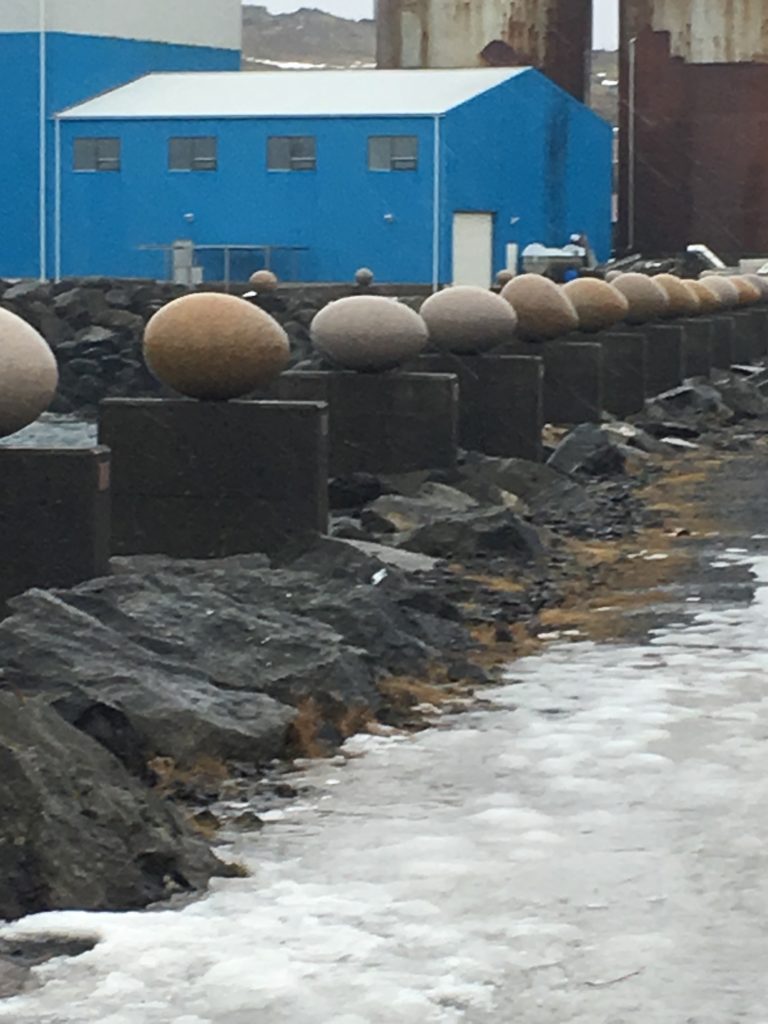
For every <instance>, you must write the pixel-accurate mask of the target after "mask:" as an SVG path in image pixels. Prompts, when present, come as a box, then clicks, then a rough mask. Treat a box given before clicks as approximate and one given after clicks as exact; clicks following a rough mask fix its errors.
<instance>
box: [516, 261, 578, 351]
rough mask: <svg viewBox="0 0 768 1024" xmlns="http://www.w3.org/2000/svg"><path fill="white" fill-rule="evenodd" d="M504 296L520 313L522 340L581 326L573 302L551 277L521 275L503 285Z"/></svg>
mask: <svg viewBox="0 0 768 1024" xmlns="http://www.w3.org/2000/svg"><path fill="white" fill-rule="evenodd" d="M501 295H502V298H504V299H506V301H507V302H509V303H510V305H511V306H512V307H513V309H514V310H515V313H517V333H518V336H519V337H520V338H522V339H523V341H548V340H551V339H553V338H559V337H562V335H564V334H569V333H570V332H571V331H575V330H576V329H577V328H578V326H579V318H578V316H577V314H576V310H575V309H574V308H573V303H572V302H571V300H570V299H569V298H568V296H567V295H566V294H565V292H564V291H563V290H562V289H561V288H559V287H558V286H557V285H556V284H555V283H554V281H550V280H549V278H548V277H542V276H541V275H540V274H521V275H520V276H519V277H515V278H513V279H512V280H511V281H510V282H509V283H508V284H505V285H504V289H503V290H502V293H501Z"/></svg>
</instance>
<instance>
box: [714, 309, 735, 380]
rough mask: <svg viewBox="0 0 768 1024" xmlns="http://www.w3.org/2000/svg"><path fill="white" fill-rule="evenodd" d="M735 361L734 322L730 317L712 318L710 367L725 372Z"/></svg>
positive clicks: (719, 316)
mask: <svg viewBox="0 0 768 1024" xmlns="http://www.w3.org/2000/svg"><path fill="white" fill-rule="evenodd" d="M735 362H737V359H736V321H735V320H734V318H733V317H732V316H726V315H725V314H723V315H718V316H713V317H712V365H713V366H716V367H717V368H718V369H719V370H727V369H728V368H729V367H730V366H733V364H734V363H735Z"/></svg>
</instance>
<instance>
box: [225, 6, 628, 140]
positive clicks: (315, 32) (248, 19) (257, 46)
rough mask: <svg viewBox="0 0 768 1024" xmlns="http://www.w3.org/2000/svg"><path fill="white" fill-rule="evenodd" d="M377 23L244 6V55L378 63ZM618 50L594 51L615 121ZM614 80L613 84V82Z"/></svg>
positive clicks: (303, 63)
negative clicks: (376, 61)
mask: <svg viewBox="0 0 768 1024" xmlns="http://www.w3.org/2000/svg"><path fill="white" fill-rule="evenodd" d="M375 60H376V26H375V24H374V22H373V21H372V20H371V19H367V20H365V21H351V20H350V19H348V18H337V17H336V16H335V15H333V14H326V13H325V12H324V11H318V10H317V9H316V8H312V7H302V8H301V10H299V11H296V12H294V13H293V14H270V13H269V11H268V10H267V8H266V7H263V6H261V5H249V6H247V7H243V61H244V67H245V68H246V69H247V70H250V71H270V70H276V69H280V68H283V69H285V68H290V67H307V68H322V67H326V68H327V67H331V68H351V67H365V66H373V65H374V63H375ZM617 78H618V54H616V53H612V52H608V51H605V50H598V51H597V52H596V53H595V54H594V66H593V76H592V106H593V107H594V109H595V110H596V111H597V112H598V113H599V114H600V115H601V116H602V117H604V118H605V119H606V120H608V121H610V122H611V123H613V124H616V120H617V117H618V89H617V88H616V86H615V85H614V84H612V83H615V82H616V80H617ZM608 83H611V84H608Z"/></svg>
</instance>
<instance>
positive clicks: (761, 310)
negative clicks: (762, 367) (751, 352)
mask: <svg viewBox="0 0 768 1024" xmlns="http://www.w3.org/2000/svg"><path fill="white" fill-rule="evenodd" d="M749 315H750V316H751V317H752V325H753V330H754V332H755V353H756V355H757V358H758V359H763V358H764V357H765V356H766V355H768V307H766V306H752V308H751V309H750V310H749Z"/></svg>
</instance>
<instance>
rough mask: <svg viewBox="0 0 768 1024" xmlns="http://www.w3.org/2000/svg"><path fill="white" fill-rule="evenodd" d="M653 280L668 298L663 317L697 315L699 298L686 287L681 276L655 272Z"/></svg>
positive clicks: (699, 303)
mask: <svg viewBox="0 0 768 1024" xmlns="http://www.w3.org/2000/svg"><path fill="white" fill-rule="evenodd" d="M653 280H654V281H655V282H656V284H658V285H660V286H661V287H662V288H663V289H664V291H665V292H666V294H667V299H668V300H669V306H668V307H667V311H666V313H665V314H664V316H665V317H668V318H672V317H678V316H698V314H699V313H700V312H701V299H700V298H699V296H698V295H697V294H696V293H695V292H694V291H693V290H692V289H691V288H688V287H686V283H685V281H683V279H682V278H680V277H676V276H675V275H674V274H657V275H656V277H654V278H653Z"/></svg>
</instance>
